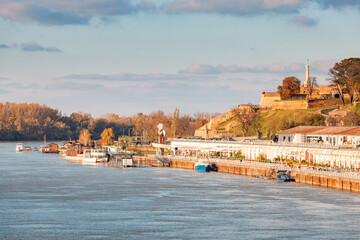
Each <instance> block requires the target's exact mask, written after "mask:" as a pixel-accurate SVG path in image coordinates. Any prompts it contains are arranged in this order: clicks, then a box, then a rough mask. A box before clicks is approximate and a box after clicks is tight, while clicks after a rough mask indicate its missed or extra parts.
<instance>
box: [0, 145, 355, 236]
mask: <svg viewBox="0 0 360 240" xmlns="http://www.w3.org/2000/svg"><path fill="white" fill-rule="evenodd" d="M40 144H41V143H39V142H27V143H24V145H31V146H39V145H40ZM15 146H16V143H13V142H11V143H9V142H2V143H0V164H1V165H0V236H1V237H0V238H1V239H289V238H293V239H360V228H359V220H360V205H359V203H360V194H354V193H349V192H341V191H337V190H331V189H325V188H319V187H312V186H307V185H301V184H296V183H283V182H276V181H271V180H265V179H257V178H250V177H244V176H239V175H229V174H221V173H199V172H195V171H190V170H182V169H172V168H133V169H120V168H113V167H108V166H106V164H99V165H82V164H81V163H80V164H79V163H74V162H68V161H66V160H65V159H63V158H61V157H60V156H59V155H53V154H42V153H36V152H21V153H16V152H15Z"/></svg>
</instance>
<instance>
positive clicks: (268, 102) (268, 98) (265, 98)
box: [260, 93, 281, 108]
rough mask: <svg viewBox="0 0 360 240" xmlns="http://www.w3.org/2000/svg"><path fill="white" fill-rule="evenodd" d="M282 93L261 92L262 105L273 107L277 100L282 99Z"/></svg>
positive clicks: (263, 106) (262, 106)
mask: <svg viewBox="0 0 360 240" xmlns="http://www.w3.org/2000/svg"><path fill="white" fill-rule="evenodd" d="M280 100H281V98H280V94H266V93H265V94H264V93H263V94H261V100H260V107H261V108H271V107H272V105H273V104H274V102H275V101H280Z"/></svg>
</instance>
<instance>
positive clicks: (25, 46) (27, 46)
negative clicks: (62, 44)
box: [0, 42, 62, 53]
mask: <svg viewBox="0 0 360 240" xmlns="http://www.w3.org/2000/svg"><path fill="white" fill-rule="evenodd" d="M10 48H14V49H20V50H23V51H25V52H54V53H60V52H62V51H61V50H60V49H59V48H57V47H44V46H42V45H40V44H38V43H35V42H28V43H21V44H17V43H14V44H12V45H11V46H10V45H7V44H0V49H10Z"/></svg>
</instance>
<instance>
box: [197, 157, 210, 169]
mask: <svg viewBox="0 0 360 240" xmlns="http://www.w3.org/2000/svg"><path fill="white" fill-rule="evenodd" d="M210 170H211V165H210V163H209V162H208V161H206V160H199V161H197V162H196V163H195V171H199V172H210Z"/></svg>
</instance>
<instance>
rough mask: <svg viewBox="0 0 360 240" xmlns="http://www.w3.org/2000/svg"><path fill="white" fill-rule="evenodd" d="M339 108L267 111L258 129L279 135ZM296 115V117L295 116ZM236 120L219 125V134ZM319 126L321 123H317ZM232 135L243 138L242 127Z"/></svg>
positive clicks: (253, 133) (266, 133)
mask: <svg viewBox="0 0 360 240" xmlns="http://www.w3.org/2000/svg"><path fill="white" fill-rule="evenodd" d="M336 107H337V106H327V107H321V108H312V109H297V110H293V109H292V110H266V111H263V112H261V113H260V116H259V117H260V118H259V121H258V126H259V127H258V129H260V132H261V133H262V135H263V136H269V135H270V134H271V133H277V132H278V131H280V130H282V129H286V128H289V127H292V126H294V125H308V124H307V123H308V119H309V118H312V117H313V116H315V115H319V114H320V111H321V110H324V109H331V108H336ZM345 108H346V109H349V110H355V111H358V112H360V106H357V107H355V106H347V107H345ZM294 115H295V116H294ZM234 121H235V119H234V118H233V119H230V120H228V121H226V122H223V123H221V124H219V125H218V126H217V127H216V129H217V130H218V131H219V132H225V131H223V130H224V129H225V126H226V125H228V124H230V123H232V122H234ZM317 124H319V123H317ZM321 125H323V124H321ZM229 132H230V133H233V132H236V135H237V136H241V133H242V131H241V125H237V126H235V127H233V128H232V129H231V130H230V131H229ZM249 135H250V136H254V135H257V131H256V130H255V129H254V127H251V129H250V131H249Z"/></svg>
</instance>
